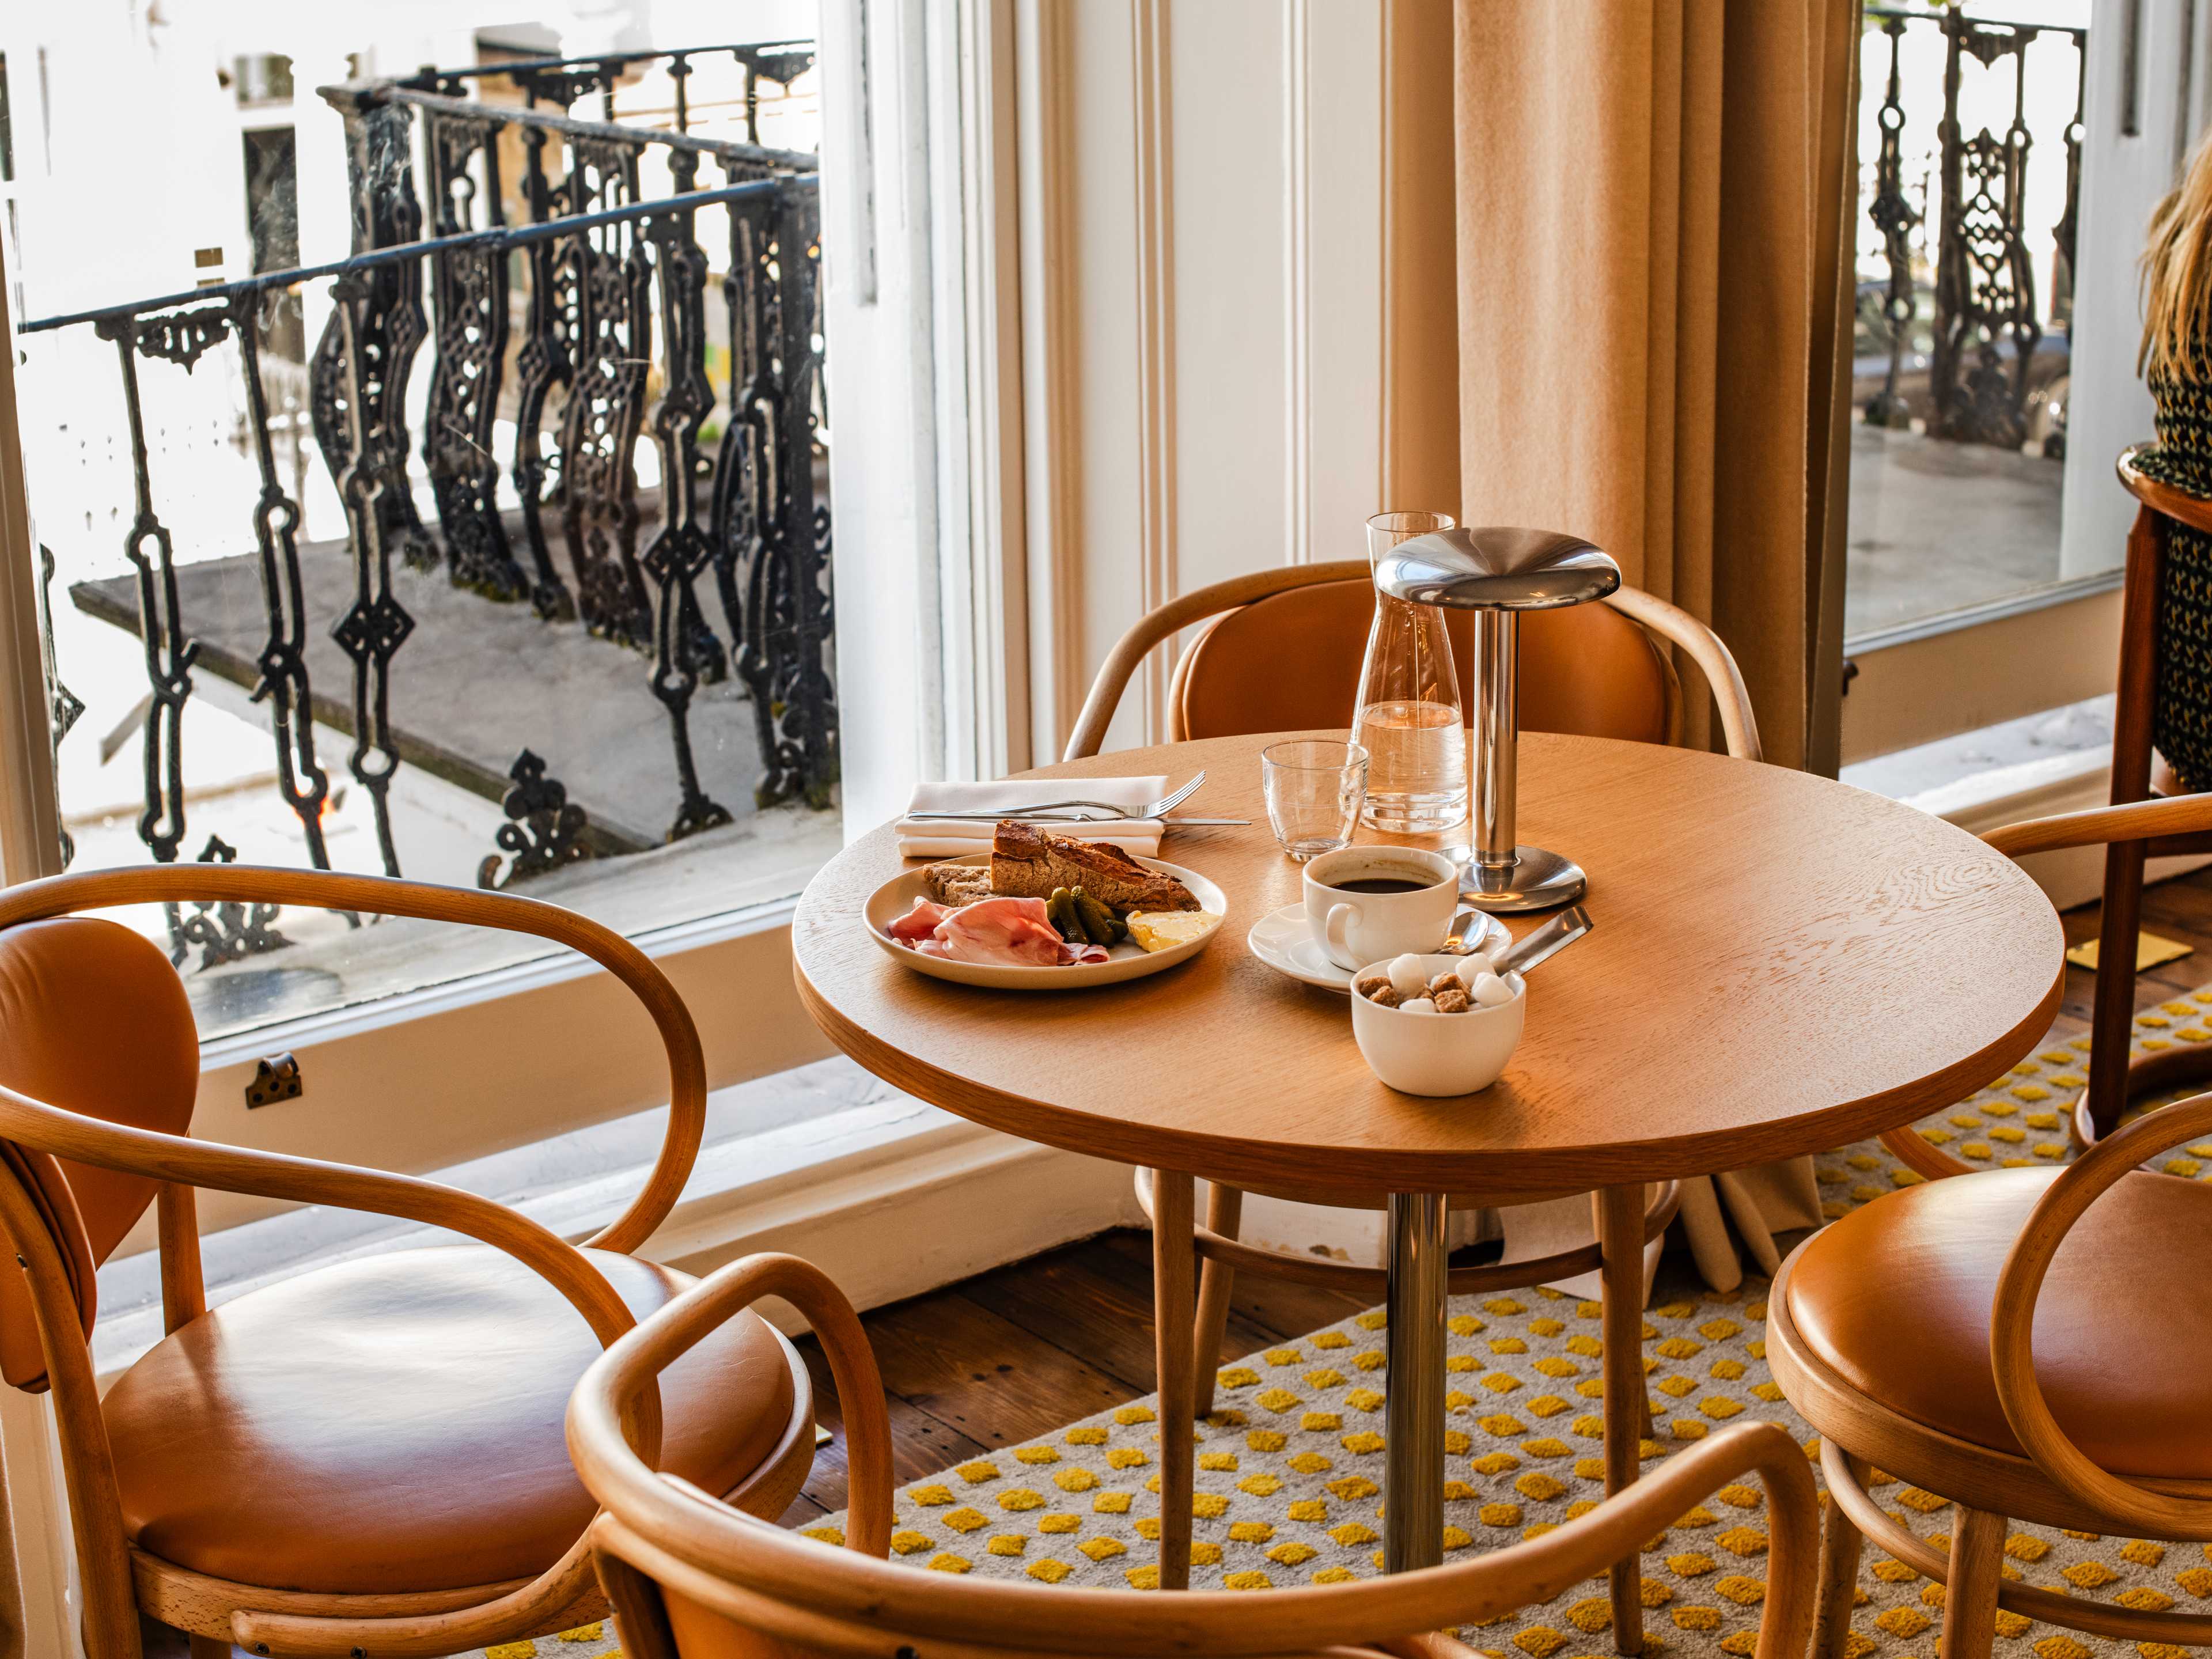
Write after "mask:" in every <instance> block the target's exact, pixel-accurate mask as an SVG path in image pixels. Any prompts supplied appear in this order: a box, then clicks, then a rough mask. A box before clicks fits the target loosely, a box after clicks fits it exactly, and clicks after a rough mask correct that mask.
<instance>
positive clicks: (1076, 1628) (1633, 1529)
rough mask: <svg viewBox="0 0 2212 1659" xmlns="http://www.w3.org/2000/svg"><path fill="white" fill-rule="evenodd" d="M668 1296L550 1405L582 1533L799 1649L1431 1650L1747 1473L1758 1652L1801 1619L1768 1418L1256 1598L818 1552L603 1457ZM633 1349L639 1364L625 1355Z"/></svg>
mask: <svg viewBox="0 0 2212 1659" xmlns="http://www.w3.org/2000/svg"><path fill="white" fill-rule="evenodd" d="M740 1265H742V1264H740ZM712 1283H713V1281H712V1280H709V1281H708V1284H709V1285H711V1284H712ZM706 1288H707V1286H706V1285H702V1286H700V1287H699V1289H700V1290H702V1291H703V1290H705V1289H706ZM686 1294H687V1295H696V1294H698V1292H697V1291H691V1292H687V1293H686ZM681 1305H682V1299H681V1298H679V1299H678V1302H676V1303H671V1304H670V1305H669V1307H668V1308H667V1309H665V1310H662V1311H661V1312H660V1313H659V1314H658V1315H656V1316H653V1318H652V1319H650V1320H647V1322H645V1323H644V1324H642V1325H641V1326H640V1327H639V1328H637V1330H636V1331H635V1333H633V1334H632V1335H630V1336H629V1337H626V1338H624V1339H623V1342H621V1343H618V1344H617V1345H616V1346H615V1347H614V1348H612V1349H610V1350H609V1351H608V1352H607V1353H606V1354H605V1356H604V1357H602V1358H601V1359H600V1360H599V1363H598V1364H595V1365H593V1366H592V1370H590V1371H588V1372H586V1374H585V1376H584V1380H583V1382H582V1383H580V1385H579V1386H578V1389H577V1392H576V1394H575V1395H574V1398H573V1399H572V1400H571V1401H570V1402H569V1407H568V1446H569V1451H570V1453H571V1455H573V1456H574V1458H575V1461H576V1465H577V1468H579V1469H580V1471H582V1473H583V1477H584V1484H585V1485H586V1486H587V1487H589V1488H590V1489H591V1491H592V1494H593V1495H594V1496H595V1497H597V1498H599V1501H600V1503H601V1504H603V1505H604V1506H605V1510H606V1511H607V1513H606V1517H605V1519H603V1520H602V1521H601V1522H599V1524H598V1526H596V1527H595V1528H593V1534H594V1537H595V1539H597V1540H599V1541H601V1543H602V1546H603V1547H605V1548H608V1549H609V1550H611V1551H612V1552H614V1553H617V1554H619V1556H620V1557H621V1558H622V1559H625V1560H628V1561H631V1562H635V1563H639V1564H640V1565H642V1566H643V1567H644V1569H645V1571H647V1574H648V1576H650V1577H654V1578H657V1579H660V1580H662V1581H663V1582H665V1583H672V1584H675V1585H677V1586H678V1587H679V1588H680V1589H682V1590H683V1591H684V1594H685V1595H687V1596H690V1597H691V1598H693V1599H694V1600H696V1601H700V1602H702V1603H703V1604H704V1605H706V1606H708V1607H713V1608H715V1609H716V1610H718V1611H722V1612H724V1613H726V1614H727V1615H728V1616H731V1617H732V1618H735V1619H737V1620H738V1621H739V1622H740V1623H742V1624H744V1626H746V1627H747V1628H749V1629H753V1630H757V1631H760V1632H763V1633H765V1634H769V1635H771V1636H777V1637H781V1638H785V1639H788V1640H793V1641H796V1642H799V1644H802V1645H805V1644H811V1645H815V1646H822V1647H834V1649H835V1650H836V1651H841V1652H843V1651H853V1652H858V1651H869V1652H874V1651H881V1650H884V1649H887V1648H889V1647H890V1645H892V1644H893V1643H894V1642H895V1641H896V1640H898V1639H899V1638H909V1637H924V1636H927V1637H931V1638H938V1639H937V1641H936V1642H934V1643H933V1644H931V1645H933V1646H938V1645H942V1646H945V1647H946V1648H947V1649H948V1650H949V1649H950V1648H951V1646H952V1645H953V1644H957V1643H969V1644H976V1645H978V1646H981V1647H987V1648H991V1649H993V1650H996V1649H1000V1648H1006V1649H1012V1650H1017V1651H1022V1652H1027V1651H1030V1650H1033V1649H1034V1648H1035V1647H1036V1640H1035V1634H1036V1629H1037V1623H1036V1621H1037V1620H1039V1619H1040V1618H1042V1617H1045V1616H1047V1614H1049V1616H1050V1617H1051V1618H1053V1619H1054V1620H1055V1621H1057V1622H1056V1624H1055V1626H1054V1627H1055V1629H1056V1630H1058V1631H1060V1632H1085V1634H1084V1635H1083V1636H1082V1637H1080V1638H1078V1639H1076V1640H1073V1641H1069V1642H1066V1644H1065V1645H1066V1649H1067V1650H1068V1651H1070V1652H1091V1653H1099V1654H1104V1653H1109V1652H1112V1653H1128V1652H1150V1651H1152V1650H1155V1648H1158V1649H1163V1650H1164V1649H1166V1648H1168V1647H1170V1646H1172V1647H1174V1648H1175V1649H1176V1650H1179V1651H1205V1652H1214V1653H1223V1654H1274V1655H1289V1654H1298V1655H1309V1656H1310V1655H1317V1654H1340V1653H1343V1652H1345V1651H1346V1650H1347V1649H1349V1650H1352V1651H1353V1652H1358V1651H1360V1650H1364V1649H1368V1648H1374V1647H1380V1648H1383V1649H1385V1650H1388V1651H1391V1652H1394V1653H1416V1654H1419V1653H1426V1654H1447V1655H1448V1654H1450V1653H1451V1652H1452V1651H1453V1650H1452V1649H1451V1648H1449V1646H1446V1647H1442V1648H1439V1647H1437V1646H1436V1645H1435V1644H1429V1645H1427V1646H1426V1647H1424V1646H1423V1645H1422V1644H1420V1643H1419V1642H1418V1641H1416V1642H1413V1643H1408V1642H1407V1640H1406V1639H1405V1638H1408V1637H1419V1635H1421V1634H1422V1633H1425V1632H1431V1631H1437V1630H1442V1629H1444V1628H1447V1627H1449V1626H1457V1625H1462V1624H1466V1623H1469V1622H1474V1621H1481V1620H1489V1619H1492V1618H1495V1617H1498V1616H1500V1615H1502V1614H1504V1613H1510V1612H1511V1611H1513V1610H1514V1609H1516V1608H1517V1607H1525V1606H1528V1605H1529V1604H1531V1603H1534V1602H1538V1601H1549V1600H1551V1599H1553V1598H1554V1597H1556V1596H1558V1595H1561V1594H1563V1593H1565V1591H1568V1590H1570V1589H1573V1588H1574V1587H1575V1586H1577V1585H1578V1584H1580V1583H1583V1581H1584V1580H1585V1579H1587V1578H1588V1577H1590V1576H1591V1575H1592V1574H1593V1573H1595V1572H1597V1571H1601V1570H1602V1569H1603V1568H1606V1567H1607V1566H1609V1565H1612V1564H1613V1562H1615V1561H1617V1560H1621V1559H1627V1558H1631V1557H1633V1556H1634V1555H1636V1554H1637V1553H1638V1552H1639V1551H1641V1550H1642V1549H1643V1548H1644V1546H1645V1545H1647V1544H1648V1543H1650V1541H1651V1539H1652V1538H1653V1537H1654V1536H1655V1535H1656V1534H1660V1533H1662V1532H1664V1531H1665V1530H1666V1529H1667V1528H1668V1526H1669V1525H1671V1524H1672V1523H1674V1522H1676V1521H1679V1520H1680V1518H1681V1516H1683V1514H1684V1513H1685V1512H1686V1511H1687V1510H1689V1509H1690V1508H1691V1507H1692V1505H1694V1504H1697V1503H1698V1502H1699V1501H1700V1500H1701V1499H1703V1498H1708V1497H1710V1496H1711V1494H1712V1493H1713V1492H1717V1491H1718V1490H1719V1489H1720V1488H1721V1487H1723V1486H1727V1485H1729V1484H1730V1483H1732V1482H1734V1481H1736V1480H1741V1478H1742V1477H1743V1476H1745V1475H1747V1474H1758V1475H1759V1478H1760V1480H1762V1482H1763V1483H1764V1484H1765V1487H1766V1492H1767V1516H1766V1520H1767V1539H1768V1547H1767V1569H1768V1570H1767V1588H1766V1598H1765V1607H1764V1608H1763V1609H1762V1611H1761V1613H1760V1618H1759V1647H1758V1650H1757V1653H1758V1659H1802V1656H1803V1653H1804V1651H1805V1647H1806V1644H1807V1642H1808V1639H1809V1638H1810V1636H1811V1634H1812V1628H1813V1603H1814V1583H1815V1580H1816V1579H1817V1577H1818V1576H1819V1565H1818V1563H1819V1552H1820V1509H1819V1504H1818V1501H1817V1499H1816V1498H1815V1495H1814V1486H1813V1474H1812V1469H1811V1467H1810V1465H1809V1464H1808V1462H1807V1461H1806V1456H1805V1453H1804V1450H1803V1449H1802V1447H1800V1446H1799V1445H1798V1444H1797V1443H1796V1442H1795V1441H1794V1440H1792V1439H1791V1438H1790V1433H1789V1431H1787V1430H1785V1429H1784V1428H1783V1427H1782V1426H1781V1425H1778V1424H1774V1423H1741V1424H1737V1425H1733V1426H1731V1427H1729V1428H1726V1429H1723V1430H1721V1431H1719V1432H1717V1433H1716V1434H1712V1435H1710V1436H1708V1437H1706V1438H1705V1439H1703V1440H1701V1441H1699V1442H1698V1443H1696V1444H1695V1445H1693V1446H1692V1447H1690V1448H1688V1449H1686V1450H1684V1451H1680V1452H1678V1453H1676V1454H1675V1455H1674V1456H1672V1457H1670V1458H1668V1460H1667V1461H1666V1462H1664V1463H1662V1464H1661V1465H1660V1466H1659V1467H1658V1468H1656V1469H1653V1470H1652V1471H1650V1473H1648V1474H1645V1475H1644V1476H1643V1478H1642V1479H1640V1480H1638V1481H1637V1483H1636V1484H1635V1485H1634V1486H1631V1487H1629V1488H1628V1489H1627V1490H1626V1492H1620V1493H1617V1494H1615V1495H1614V1496H1613V1497H1612V1498H1607V1500H1606V1501H1605V1502H1604V1503H1603V1504H1601V1505H1599V1506H1598V1507H1597V1508H1596V1509H1595V1510H1592V1511H1591V1512H1590V1513H1589V1514H1588V1515H1585V1516H1582V1517H1581V1518H1580V1519H1579V1520H1575V1521H1571V1522H1567V1523H1566V1524H1565V1526H1562V1527H1559V1528H1556V1529H1554V1530H1553V1531H1551V1532H1548V1533H1546V1534H1543V1535H1542V1536H1541V1537H1539V1538H1534V1539H1530V1540H1528V1541H1523V1542H1522V1543H1518V1544H1515V1545H1512V1546H1510V1547H1507V1548H1505V1549H1502V1550H1498V1551H1496V1552H1494V1553H1490V1554H1486V1555H1479V1556H1475V1557H1474V1559H1464V1560H1457V1561H1453V1562H1450V1563H1449V1564H1447V1565H1443V1566H1441V1567H1431V1568H1429V1569H1427V1570H1426V1571H1421V1572H1414V1573H1406V1574H1401V1575H1400V1576H1398V1577H1392V1578H1371V1579H1366V1580H1363V1581H1361V1582H1358V1583H1350V1584H1328V1585H1310V1586H1302V1587H1298V1588H1294V1589H1283V1590H1279V1591H1278V1592H1276V1593H1274V1594H1273V1595H1266V1596H1243V1595H1237V1594H1236V1593H1234V1592H1218V1591H1203V1590H1194V1591H1190V1592H1187V1593H1185V1594H1182V1595H1173V1596H1165V1597H1152V1596H1147V1597H1142V1598H1132V1597H1131V1596H1130V1595H1129V1594H1128V1593H1127V1591H1126V1590H1107V1589H1076V1590H1069V1589H1056V1590H1050V1591H1047V1590H1044V1589H1040V1588H1038V1587H1037V1586H1035V1585H1030V1584H1023V1583H1016V1582H980V1583H979V1582H975V1581H973V1580H966V1579H963V1580H957V1581H954V1580H948V1579H947V1578H946V1577H945V1576H943V1575H940V1574H935V1573H927V1572H917V1571H914V1570H913V1569H912V1568H910V1567H902V1566H893V1565H890V1563H889V1562H887V1561H882V1560H876V1559H868V1557H869V1556H871V1555H872V1554H873V1553H875V1552H874V1550H873V1549H872V1548H869V1547H863V1546H861V1545H860V1544H859V1543H858V1542H857V1541H855V1540H854V1538H853V1537H852V1535H851V1534H850V1533H849V1532H848V1536H847V1540H846V1541H847V1545H848V1548H847V1549H845V1550H839V1551H833V1550H826V1549H824V1548H823V1547H822V1546H821V1545H820V1544H818V1543H813V1542H811V1541H808V1540H806V1539H805V1538H802V1537H799V1536H798V1535H796V1534H793V1533H789V1532H786V1531H784V1530H782V1529H781V1528H778V1527H775V1526H774V1525H772V1524H770V1523H769V1522H764V1521H761V1520H758V1519H757V1518H755V1517H753V1516H748V1515H744V1514H741V1513H740V1512H738V1510H734V1509H732V1508H731V1507H730V1506H728V1505H727V1504H720V1503H717V1502H714V1501H712V1500H710V1499H707V1498H703V1497H702V1496H701V1495H699V1494H697V1493H696V1492H684V1491H682V1490H679V1489H678V1488H676V1487H674V1486H671V1485H670V1484H669V1483H667V1482H665V1481H663V1480H661V1479H660V1478H659V1476H658V1475H655V1474H653V1473H652V1472H651V1471H650V1470H648V1469H646V1468H643V1467H642V1466H641V1465H639V1464H638V1463H637V1462H636V1461H635V1459H632V1458H628V1457H625V1456H623V1455H621V1453H620V1451H619V1449H618V1446H617V1441H616V1437H615V1434H614V1430H613V1423H612V1412H613V1408H614V1407H615V1405H616V1404H617V1401H619V1399H620V1397H621V1391H622V1389H623V1386H624V1377H625V1373H626V1371H627V1370H631V1369H634V1368H635V1367H637V1366H638V1365H640V1364H644V1363H653V1364H665V1363H666V1358H667V1357H668V1355H665V1354H663V1353H662V1352H660V1350H662V1349H664V1348H665V1349H666V1350H668V1351H669V1353H670V1354H672V1352H681V1350H682V1348H683V1347H684V1346H688V1342H689V1341H696V1340H697V1337H696V1334H686V1335H685V1338H684V1340H676V1338H675V1337H674V1336H673V1335H672V1334H671V1319H672V1316H674V1314H675V1310H676V1309H677V1308H678V1307H679V1306H681ZM647 1352H651V1353H652V1354H653V1358H652V1360H651V1361H650V1362H647V1361H643V1360H641V1358H640V1356H641V1355H643V1354H646V1353H647ZM841 1396H842V1384H841ZM848 1409H849V1406H848ZM850 1420H851V1419H850V1418H849V1417H848V1422H849V1421H850ZM962 1651H963V1652H964V1651H969V1649H967V1648H963V1649H962Z"/></svg>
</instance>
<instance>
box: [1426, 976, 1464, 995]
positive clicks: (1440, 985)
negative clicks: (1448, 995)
mask: <svg viewBox="0 0 2212 1659" xmlns="http://www.w3.org/2000/svg"><path fill="white" fill-rule="evenodd" d="M1466 988H1467V987H1465V986H1463V985H1461V984H1460V982H1459V975H1457V974H1452V973H1443V974H1438V975H1437V976H1436V977H1435V978H1434V979H1432V980H1431V981H1429V994H1430V995H1431V996H1434V995H1436V994H1437V992H1439V991H1449V990H1453V989H1458V990H1465V989H1466Z"/></svg>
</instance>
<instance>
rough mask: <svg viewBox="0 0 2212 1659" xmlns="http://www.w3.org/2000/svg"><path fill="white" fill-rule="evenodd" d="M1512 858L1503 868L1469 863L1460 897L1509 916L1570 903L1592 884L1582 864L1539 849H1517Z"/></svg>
mask: <svg viewBox="0 0 2212 1659" xmlns="http://www.w3.org/2000/svg"><path fill="white" fill-rule="evenodd" d="M1513 859H1514V861H1513V864H1512V866H1510V868H1503V869H1500V868H1491V869H1486V868H1484V867H1483V866H1481V865H1480V864H1477V863H1475V862H1474V861H1473V860H1469V861H1468V866H1467V867H1466V868H1465V869H1464V870H1462V871H1461V872H1460V878H1459V896H1460V897H1461V898H1462V899H1463V900H1464V901H1466V902H1468V904H1471V905H1473V906H1474V908H1476V909H1478V910H1490V911H1494V912H1498V913H1502V914H1506V915H1510V914H1511V913H1513V912H1515V911H1518V910H1548V909H1550V908H1553V906H1554V905H1559V904H1571V903H1573V902H1575V901H1576V900H1577V899H1578V898H1580V897H1581V896H1583V890H1585V889H1586V888H1588V886H1589V882H1588V880H1586V879H1585V878H1584V877H1583V867H1582V866H1581V865H1579V864H1577V863H1576V862H1575V861H1574V860H1572V859H1569V858H1562V857H1560V856H1559V854H1557V853H1549V852H1547V851H1545V850H1544V848H1541V847H1516V848H1514V849H1513Z"/></svg>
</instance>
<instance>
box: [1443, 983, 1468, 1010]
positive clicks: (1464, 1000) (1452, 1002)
mask: <svg viewBox="0 0 2212 1659" xmlns="http://www.w3.org/2000/svg"><path fill="white" fill-rule="evenodd" d="M1436 1003H1437V1012H1438V1013H1440V1014H1463V1013H1465V1012H1467V1011H1468V1009H1469V1008H1472V1007H1473V1006H1474V999H1473V998H1471V997H1469V996H1468V994H1467V993H1466V991H1465V990H1463V989H1462V988H1461V987H1457V986H1454V987H1452V988H1451V989H1450V990H1449V991H1439V992H1437V996H1436Z"/></svg>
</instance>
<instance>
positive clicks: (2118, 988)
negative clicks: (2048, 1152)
mask: <svg viewBox="0 0 2212 1659" xmlns="http://www.w3.org/2000/svg"><path fill="white" fill-rule="evenodd" d="M2142 886H2143V845H2142V842H2139V841H2136V842H2124V843H2120V844H2117V845H2114V846H2112V847H2108V848H2106V849H2105V909H2104V915H2103V917H2102V918H2101V919H2100V922H2099V925H2098V933H2097V941H2098V942H2097V988H2096V1000H2095V1002H2094V1004H2093V1006H2092V1009H2091V1012H2090V1018H2089V1042H2090V1048H2089V1087H2088V1090H2087V1096H2086V1098H2085V1101H2084V1103H2085V1104H2086V1105H2087V1108H2088V1117H2089V1123H2090V1129H2091V1133H2093V1135H2094V1136H2095V1137H2096V1138H2097V1139H2100V1140H2101V1139H2104V1138H2105V1137H2106V1135H2108V1134H2110V1133H2112V1131H2113V1130H2115V1129H2117V1128H2118V1127H2119V1126H2120V1114H2121V1113H2122V1112H2124V1111H2125V1110H2126V1109H2127V1105H2128V1048H2129V1040H2130V1037H2131V1036H2133V1035H2134V1020H2135V1011H2136V932H2137V931H2138V929H2139V928H2140V927H2142Z"/></svg>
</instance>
